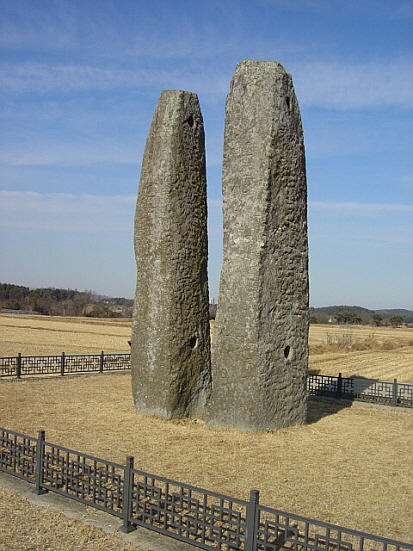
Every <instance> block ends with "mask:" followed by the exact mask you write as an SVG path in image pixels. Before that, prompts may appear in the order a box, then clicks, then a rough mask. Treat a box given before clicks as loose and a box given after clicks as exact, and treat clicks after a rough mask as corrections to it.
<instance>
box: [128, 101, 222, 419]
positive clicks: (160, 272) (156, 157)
mask: <svg viewBox="0 0 413 551" xmlns="http://www.w3.org/2000/svg"><path fill="white" fill-rule="evenodd" d="M134 238H135V255H136V263H137V271H138V275H137V284H136V294H135V303H134V312H133V322H132V344H131V364H132V392H133V398H134V402H135V409H136V411H138V412H145V413H148V414H154V415H158V416H162V417H167V418H170V417H187V416H198V415H201V414H202V413H203V411H204V406H205V403H206V401H207V399H208V397H209V394H210V389H211V366H210V341H209V315H208V307H209V293H208V279H207V256H208V250H207V247H208V243H207V202H206V172H205V136H204V126H203V120H202V114H201V110H200V107H199V102H198V98H197V96H196V94H193V93H190V92H184V91H181V90H164V91H163V92H162V94H161V96H160V98H159V101H158V105H157V107H156V110H155V114H154V117H153V121H152V125H151V128H150V131H149V135H148V138H147V142H146V147H145V153H144V157H143V164H142V172H141V179H140V184H139V192H138V199H137V204H136V214H135V235H134Z"/></svg>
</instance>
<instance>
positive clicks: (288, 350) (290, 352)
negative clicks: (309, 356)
mask: <svg viewBox="0 0 413 551" xmlns="http://www.w3.org/2000/svg"><path fill="white" fill-rule="evenodd" d="M284 358H285V359H286V360H292V359H293V349H292V348H291V346H290V345H289V344H287V346H286V347H285V348H284Z"/></svg>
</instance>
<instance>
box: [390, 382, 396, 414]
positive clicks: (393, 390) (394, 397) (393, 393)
mask: <svg viewBox="0 0 413 551" xmlns="http://www.w3.org/2000/svg"><path fill="white" fill-rule="evenodd" d="M391 405H392V406H393V407H396V406H397V379H394V380H393V388H392V396H391Z"/></svg>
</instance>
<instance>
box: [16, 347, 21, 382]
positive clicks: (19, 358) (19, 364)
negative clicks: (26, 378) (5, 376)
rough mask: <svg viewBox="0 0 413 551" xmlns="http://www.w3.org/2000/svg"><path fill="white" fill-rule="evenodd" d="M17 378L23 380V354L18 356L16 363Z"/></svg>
mask: <svg viewBox="0 0 413 551" xmlns="http://www.w3.org/2000/svg"><path fill="white" fill-rule="evenodd" d="M16 378H17V379H21V378H22V355H21V352H19V353H18V354H17V363H16Z"/></svg>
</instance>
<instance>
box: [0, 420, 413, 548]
mask: <svg viewBox="0 0 413 551" xmlns="http://www.w3.org/2000/svg"><path fill="white" fill-rule="evenodd" d="M0 431H1V440H0V452H1V455H0V470H2V471H4V472H6V473H9V474H11V475H14V476H18V477H20V478H22V479H24V480H26V481H28V482H31V483H33V484H34V486H35V489H34V492H35V493H37V494H42V493H46V492H48V491H51V492H56V493H58V494H61V495H63V496H66V497H70V498H72V499H74V500H76V501H79V502H81V503H84V504H86V505H89V506H91V507H95V508H97V509H100V510H102V511H105V512H107V513H110V514H112V515H115V516H117V517H119V518H120V519H121V521H122V525H121V527H120V530H122V531H123V532H131V531H132V530H134V529H135V528H136V527H137V526H143V527H145V528H148V529H150V530H155V531H156V532H159V533H161V534H164V535H166V536H169V537H172V538H175V539H178V540H180V541H184V542H186V543H190V544H192V545H193V546H195V547H197V548H200V549H206V550H210V551H216V550H219V551H234V550H239V551H281V550H283V549H285V550H287V549H288V550H293V551H306V550H312V551H356V550H357V551H404V550H413V545H411V544H409V543H404V542H400V541H395V540H391V539H387V538H382V537H380V536H374V535H372V534H367V533H364V532H359V531H357V530H350V529H348V528H343V527H341V526H335V525H333V524H329V523H325V522H318V521H316V520H312V519H309V518H305V517H301V516H298V515H293V514H288V513H285V512H283V511H278V510H276V509H272V508H269V507H265V506H263V505H261V504H260V503H259V492H258V491H257V490H252V491H251V492H250V499H249V501H245V500H242V499H236V498H232V497H229V496H225V495H221V494H218V493H216V492H209V491H207V490H204V489H202V488H197V487H195V486H190V485H188V484H182V483H181V482H177V481H174V480H169V479H167V478H163V477H160V476H156V475H153V474H149V473H146V472H143V471H139V470H137V469H135V468H134V459H133V457H127V458H126V462H125V465H120V464H117V463H112V462H111V461H106V460H104V459H100V458H98V457H93V456H91V455H87V454H83V453H80V452H77V451H74V450H71V449H68V448H64V447H62V446H57V445H56V444H52V443H50V442H47V441H46V439H45V432H44V431H42V430H41V431H39V432H38V437H37V438H35V437H31V436H27V435H25V434H20V433H17V432H14V431H11V430H7V429H0Z"/></svg>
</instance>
